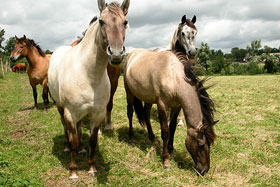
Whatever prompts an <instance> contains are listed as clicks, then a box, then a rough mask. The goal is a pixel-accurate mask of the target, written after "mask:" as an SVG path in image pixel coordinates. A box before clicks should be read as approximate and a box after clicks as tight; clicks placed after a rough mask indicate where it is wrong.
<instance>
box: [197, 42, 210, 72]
mask: <svg viewBox="0 0 280 187" xmlns="http://www.w3.org/2000/svg"><path fill="white" fill-rule="evenodd" d="M210 55H211V50H210V47H209V45H208V44H207V43H203V42H201V47H200V48H199V49H198V50H197V54H196V57H197V58H198V59H199V64H200V65H201V66H202V67H203V68H204V69H205V71H206V72H208V68H209V67H210V66H211V61H210Z"/></svg>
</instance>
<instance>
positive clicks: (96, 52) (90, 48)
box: [79, 22, 108, 75]
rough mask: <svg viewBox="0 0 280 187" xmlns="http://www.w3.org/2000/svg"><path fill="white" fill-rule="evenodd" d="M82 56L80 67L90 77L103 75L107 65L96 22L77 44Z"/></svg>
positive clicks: (106, 57)
mask: <svg viewBox="0 0 280 187" xmlns="http://www.w3.org/2000/svg"><path fill="white" fill-rule="evenodd" d="M79 45H80V46H79V47H80V54H81V55H82V57H81V58H82V59H83V60H82V62H81V65H82V66H84V68H85V69H86V71H87V72H88V73H89V74H90V75H93V74H94V75H97V74H98V73H104V71H105V70H106V67H107V64H108V55H107V53H106V50H105V45H104V42H103V37H102V34H101V30H100V26H99V24H98V22H96V23H95V24H93V25H91V26H90V28H88V31H87V32H86V35H85V37H84V38H83V40H82V41H81V42H80V44H79Z"/></svg>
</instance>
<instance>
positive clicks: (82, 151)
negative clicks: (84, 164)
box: [78, 149, 87, 158]
mask: <svg viewBox="0 0 280 187" xmlns="http://www.w3.org/2000/svg"><path fill="white" fill-rule="evenodd" d="M78 154H79V155H80V156H82V157H84V158H86V157H87V151H86V150H85V149H84V150H81V151H79V153H78Z"/></svg>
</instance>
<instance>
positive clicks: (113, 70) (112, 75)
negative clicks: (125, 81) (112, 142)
mask: <svg viewBox="0 0 280 187" xmlns="http://www.w3.org/2000/svg"><path fill="white" fill-rule="evenodd" d="M107 73H108V76H109V79H110V83H111V93H110V100H109V103H108V105H107V116H106V121H105V127H104V130H113V129H114V127H113V123H112V121H111V113H112V109H113V98H114V95H115V92H116V90H117V87H118V82H119V77H120V73H121V69H120V66H117V67H113V66H111V65H110V64H108V66H107Z"/></svg>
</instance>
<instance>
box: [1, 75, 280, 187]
mask: <svg viewBox="0 0 280 187" xmlns="http://www.w3.org/2000/svg"><path fill="white" fill-rule="evenodd" d="M119 83H120V84H119V88H118V90H117V93H116V95H115V98H114V108H113V116H112V119H113V121H114V124H115V125H114V127H115V130H114V132H112V133H105V134H103V135H102V136H101V137H99V146H98V150H97V163H98V164H97V169H98V172H99V173H98V176H97V177H96V178H91V177H89V176H88V175H87V170H88V165H87V159H85V158H82V157H78V159H77V163H78V166H79V170H78V175H79V179H78V180H69V179H68V166H69V163H70V155H65V154H64V153H63V148H64V145H63V138H64V135H63V128H62V125H61V122H60V118H59V114H58V112H57V110H56V107H55V106H54V105H53V103H52V102H51V104H50V107H49V109H48V113H47V114H45V113H44V112H43V104H42V102H43V101H42V98H41V93H42V92H41V91H42V89H41V87H40V86H38V102H39V110H38V111H34V110H33V96H32V89H31V87H30V86H29V83H28V77H27V75H26V74H16V73H8V74H7V75H6V77H5V79H1V78H0V186H1V185H2V186H13V185H14V186H17V185H18V186H40V185H41V186H145V187H146V186H251V185H252V186H280V172H279V171H280V76H279V75H274V76H271V75H262V76H229V77H225V76H219V77H213V78H212V79H211V80H210V81H208V82H207V84H215V87H213V88H211V89H210V90H209V91H208V92H209V94H210V95H211V97H212V98H213V99H214V101H215V103H216V110H217V111H216V113H215V119H219V120H220V122H219V123H218V124H217V125H216V126H215V130H216V133H217V139H216V141H215V144H214V146H213V147H211V168H210V170H209V172H208V174H207V175H206V176H205V177H203V178H201V177H199V176H197V174H196V173H195V172H194V170H193V169H192V167H193V166H194V163H193V160H192V159H191V156H190V155H189V153H188V152H187V150H186V148H185V145H184V141H185V138H186V135H187V129H186V126H184V127H181V128H177V131H176V134H175V143H174V148H175V152H174V153H173V154H172V155H171V158H170V161H171V164H172V169H171V170H170V171H166V170H165V169H164V168H163V167H162V159H161V150H162V142H161V138H160V127H159V123H158V119H157V112H156V108H155V107H154V108H153V109H152V125H153V129H154V132H155V135H156V138H157V142H159V143H158V144H156V145H155V146H153V145H152V144H151V142H150V141H149V139H148V136H147V133H146V131H145V130H144V129H143V128H142V127H141V126H140V125H139V124H138V122H137V120H136V119H134V127H135V128H134V130H135V137H134V138H133V139H129V137H128V119H127V117H126V99H125V91H124V87H123V79H122V77H121V78H120V81H119ZM135 118H136V117H135ZM83 139H84V142H85V143H86V147H87V148H88V139H89V129H88V126H87V121H85V122H84V127H83Z"/></svg>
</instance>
